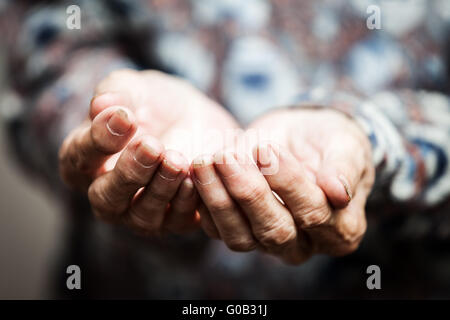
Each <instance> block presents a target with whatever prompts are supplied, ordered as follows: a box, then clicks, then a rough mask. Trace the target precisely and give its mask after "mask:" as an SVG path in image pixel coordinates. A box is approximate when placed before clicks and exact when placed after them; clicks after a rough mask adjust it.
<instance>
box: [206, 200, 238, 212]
mask: <svg viewBox="0 0 450 320" xmlns="http://www.w3.org/2000/svg"><path fill="white" fill-rule="evenodd" d="M231 210H233V204H232V202H231V201H229V200H228V199H215V200H214V201H212V202H211V203H210V204H209V211H210V212H211V213H212V214H222V213H227V212H230V211H231Z"/></svg>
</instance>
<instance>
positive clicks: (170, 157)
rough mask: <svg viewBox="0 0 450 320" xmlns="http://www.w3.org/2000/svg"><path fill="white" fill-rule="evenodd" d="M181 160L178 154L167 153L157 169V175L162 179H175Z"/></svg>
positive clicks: (178, 173) (179, 171)
mask: <svg viewBox="0 0 450 320" xmlns="http://www.w3.org/2000/svg"><path fill="white" fill-rule="evenodd" d="M181 162H182V159H181V157H179V156H178V155H176V154H169V153H167V154H166V158H165V159H164V160H163V162H162V165H161V167H160V169H159V171H158V174H159V176H160V177H161V178H163V179H164V180H168V181H175V180H176V179H177V178H178V176H179V175H180V173H181V169H180V165H181Z"/></svg>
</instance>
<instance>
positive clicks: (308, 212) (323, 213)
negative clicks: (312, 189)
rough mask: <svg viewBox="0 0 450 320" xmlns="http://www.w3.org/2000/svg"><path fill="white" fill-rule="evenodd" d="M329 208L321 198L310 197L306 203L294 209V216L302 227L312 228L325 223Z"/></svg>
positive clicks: (327, 218)
mask: <svg viewBox="0 0 450 320" xmlns="http://www.w3.org/2000/svg"><path fill="white" fill-rule="evenodd" d="M330 214H331V212H330V208H329V207H328V206H327V205H326V204H324V203H323V200H322V199H314V197H310V199H309V201H308V203H307V204H306V205H304V206H303V208H299V209H298V210H296V212H295V214H294V217H295V220H296V222H297V223H298V225H299V226H300V227H301V228H303V229H313V228H316V227H319V226H321V225H323V224H325V223H326V222H327V221H328V220H329V218H330Z"/></svg>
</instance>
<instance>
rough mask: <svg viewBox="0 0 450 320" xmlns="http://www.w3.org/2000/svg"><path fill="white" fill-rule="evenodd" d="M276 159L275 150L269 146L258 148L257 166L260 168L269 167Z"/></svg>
mask: <svg viewBox="0 0 450 320" xmlns="http://www.w3.org/2000/svg"><path fill="white" fill-rule="evenodd" d="M277 159H278V157H277V155H276V153H275V150H274V149H273V147H272V146H271V145H270V144H267V145H265V146H260V147H259V148H258V165H259V166H260V167H263V168H264V167H270V165H271V164H273V163H275V162H276V161H277Z"/></svg>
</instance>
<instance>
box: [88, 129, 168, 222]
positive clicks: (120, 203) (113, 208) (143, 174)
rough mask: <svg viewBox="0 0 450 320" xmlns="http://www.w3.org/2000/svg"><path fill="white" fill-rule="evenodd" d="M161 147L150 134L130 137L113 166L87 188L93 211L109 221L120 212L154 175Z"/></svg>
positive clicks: (120, 213) (121, 213)
mask: <svg viewBox="0 0 450 320" xmlns="http://www.w3.org/2000/svg"><path fill="white" fill-rule="evenodd" d="M163 151H164V147H163V146H162V144H161V143H160V142H159V141H158V140H157V139H155V138H153V137H151V136H143V137H140V138H138V139H135V140H134V141H132V142H131V143H130V144H129V145H128V146H127V148H126V149H125V150H124V152H123V153H122V154H121V155H120V157H119V159H118V161H117V163H116V165H115V167H114V169H113V170H111V171H109V172H107V173H106V174H104V175H102V176H100V177H98V178H97V179H96V180H95V181H94V182H93V184H92V185H91V187H90V188H89V192H88V196H89V200H90V202H91V205H92V206H93V209H94V213H95V214H96V215H97V216H98V217H100V218H102V219H104V220H109V221H114V220H117V219H118V218H119V217H120V216H122V215H123V214H124V212H125V211H126V210H127V209H128V208H129V206H130V203H131V200H132V199H133V197H134V196H135V194H136V192H137V191H138V190H139V189H140V188H142V187H144V186H145V185H147V184H148V183H149V181H150V179H151V178H152V177H153V174H154V172H155V171H156V169H157V167H158V164H159V163H160V161H161V155H162V153H163Z"/></svg>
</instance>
